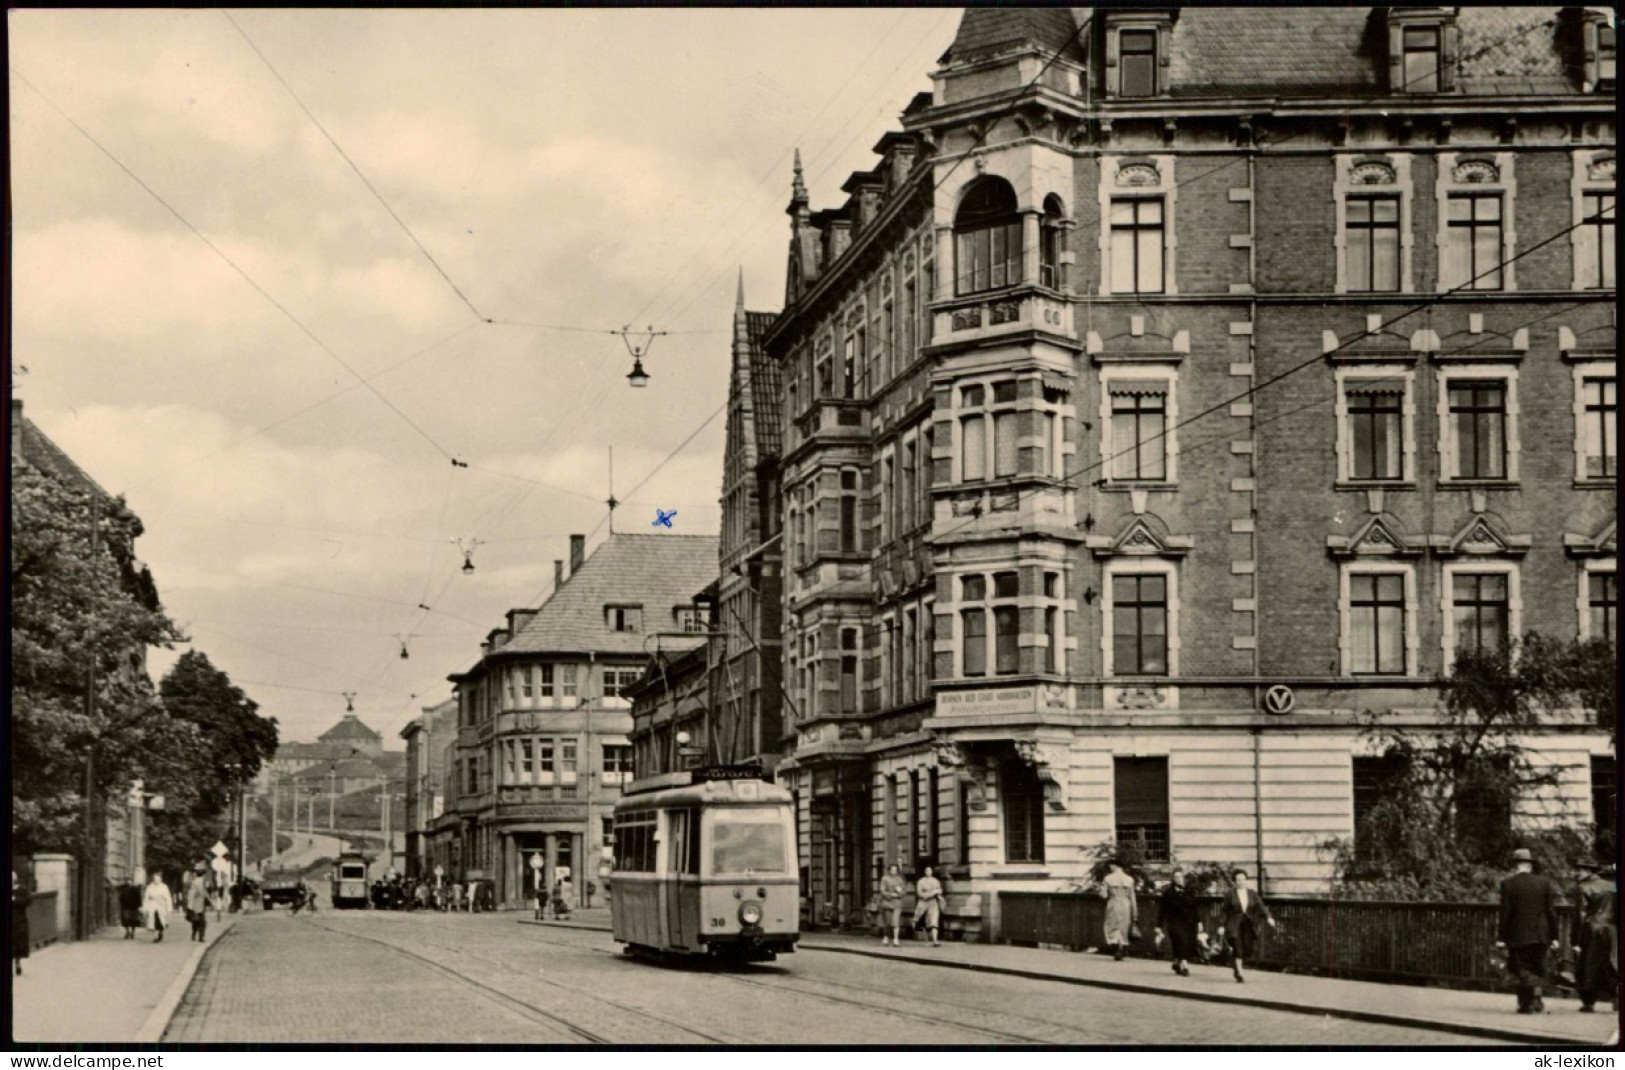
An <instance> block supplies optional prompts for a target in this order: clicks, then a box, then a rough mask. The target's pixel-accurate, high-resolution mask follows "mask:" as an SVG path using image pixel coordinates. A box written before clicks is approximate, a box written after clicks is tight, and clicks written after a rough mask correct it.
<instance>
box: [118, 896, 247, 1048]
mask: <svg viewBox="0 0 1625 1070" xmlns="http://www.w3.org/2000/svg"><path fill="white" fill-rule="evenodd" d="M236 922H237V919H236V918H235V917H231V918H226V919H222V920H221V921H220V922H219V927H218V928H216V929H215V933H214V936H212V937H211V938H209V939H208V940H207V941H206V942H205V943H204V944H203V946H202V947H199V948H198V949H196V950H195V951H193V952H192V954H191V956H190V957H189V958H188V959H187V960H186V965H184V966H182V967H181V972H180V973H179V974H178V975H177V976H176V978H175V980H174V981H173V982H171V983H170V986H169V987H168V988H167V989H165V990H164V996H163V998H162V999H160V1000H159V1001H158V1005H157V1006H156V1007H154V1008H153V1009H152V1013H151V1014H149V1015H147V1020H146V1022H145V1023H143V1024H142V1026H141V1031H140V1032H138V1033H136V1035H135V1037H134V1038H133V1039H132V1040H131V1043H132V1044H156V1043H158V1042H159V1041H160V1040H162V1039H163V1036H164V1030H166V1029H168V1028H169V1020H170V1019H171V1018H173V1017H175V1012H176V1011H177V1010H179V1009H180V1005H181V999H182V998H183V997H185V995H186V990H187V989H188V988H190V987H191V986H192V978H193V977H195V976H197V971H198V967H199V966H201V965H203V956H205V955H207V954H208V953H209V952H210V951H211V950H213V948H214V945H215V944H217V943H219V942H220V940H221V938H222V937H224V936H225V935H226V934H227V933H228V932H230V931H231V928H232V926H233V925H235V924H236Z"/></svg>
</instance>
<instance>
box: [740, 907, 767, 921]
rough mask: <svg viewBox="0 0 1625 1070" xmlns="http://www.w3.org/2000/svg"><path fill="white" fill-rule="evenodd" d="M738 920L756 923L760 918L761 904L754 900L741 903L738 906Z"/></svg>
mask: <svg viewBox="0 0 1625 1070" xmlns="http://www.w3.org/2000/svg"><path fill="white" fill-rule="evenodd" d="M739 920H740V921H742V922H743V923H745V924H746V925H756V924H759V923H760V922H761V920H762V904H760V903H756V902H749V903H741V904H740V906H739Z"/></svg>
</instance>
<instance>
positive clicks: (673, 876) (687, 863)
mask: <svg viewBox="0 0 1625 1070" xmlns="http://www.w3.org/2000/svg"><path fill="white" fill-rule="evenodd" d="M667 816H668V818H669V819H670V824H669V826H668V828H667V832H668V838H667V843H668V844H669V846H668V848H667V852H666V873H665V874H664V875H663V876H662V879H661V881H660V890H661V896H662V899H663V902H662V903H661V906H660V915H661V923H662V925H663V927H664V929H665V931H664V932H663V933H662V934H661V935H662V936H663V937H664V940H663V944H664V946H666V947H695V946H697V945H698V940H697V937H698V935H699V932H698V925H699V916H700V885H699V881H698V880H696V879H695V878H696V877H698V875H699V872H700V815H699V814H698V813H697V812H695V811H693V810H672V811H670V812H669V813H668V815H667ZM685 919H686V923H685Z"/></svg>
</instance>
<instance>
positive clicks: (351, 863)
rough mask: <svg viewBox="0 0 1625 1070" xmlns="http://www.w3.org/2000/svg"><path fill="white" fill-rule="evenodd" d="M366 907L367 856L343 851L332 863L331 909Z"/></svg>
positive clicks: (358, 852)
mask: <svg viewBox="0 0 1625 1070" xmlns="http://www.w3.org/2000/svg"><path fill="white" fill-rule="evenodd" d="M352 907H353V908H355V909H357V910H364V909H366V907H367V856H366V855H364V854H362V853H361V852H360V851H345V852H344V853H343V854H341V855H339V856H338V858H337V860H335V861H334V863H333V909H334V910H349V909H350V908H352Z"/></svg>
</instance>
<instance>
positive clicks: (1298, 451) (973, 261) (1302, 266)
mask: <svg viewBox="0 0 1625 1070" xmlns="http://www.w3.org/2000/svg"><path fill="white" fill-rule="evenodd" d="M1611 17H1612V16H1611V13H1610V12H1604V11H1603V10H1602V9H1591V8H1565V9H1555V8H1472V7H1462V8H1442V7H1411V8H1313V9H1309V8H1304V9H1281V8H1267V9H1266V8H1233V9H1217V8H1195V9H1183V10H1177V11H1175V10H1167V11H1153V10H1128V9H1067V8H1043V9H1008V8H976V9H971V10H968V11H967V12H966V14H965V16H964V19H963V21H962V23H961V25H960V28H959V31H958V35H957V37H956V39H955V41H954V43H953V45H952V47H951V48H950V49H949V50H948V52H947V53H946V54H945V55H944V56H943V57H942V60H941V65H940V67H939V69H938V70H937V71H935V72H934V73H933V75H932V79H933V90H932V92H931V93H929V94H921V95H919V96H918V97H916V98H915V99H914V101H913V102H912V103H911V104H910V105H909V106H908V107H907V109H906V110H905V111H904V112H903V114H902V122H901V127H902V129H901V130H900V131H897V132H893V133H889V134H887V135H886V136H885V137H883V138H882V139H881V140H880V142H879V143H878V144H877V145H876V146H875V152H876V154H877V163H876V166H875V167H874V169H873V170H870V171H861V172H857V173H854V174H853V175H852V176H851V177H850V178H849V179H848V180H847V182H846V183H845V185H844V186H843V187H842V189H843V191H844V192H845V193H846V194H847V198H846V200H845V202H844V204H842V205H841V206H840V207H838V208H832V209H825V210H814V209H813V208H812V206H811V203H810V198H809V195H808V191H807V189H806V186H805V184H804V181H803V177H802V173H801V167H800V160H799V156H798V158H797V164H796V171H795V176H794V183H793V187H792V196H791V200H790V204H789V207H788V213H789V216H790V228H791V239H790V248H789V257H788V263H787V269H786V276H787V281H786V294H785V308H784V311H783V312H782V313H780V314H779V315H778V316H777V318H775V319H773V320H772V322H771V323H770V324H768V325H765V327H759V326H758V325H756V324H752V328H753V331H752V333H753V334H754V333H757V332H758V331H759V333H760V346H761V350H762V352H763V353H765V355H766V357H767V358H768V361H769V362H770V364H771V365H772V369H773V376H772V378H771V379H770V377H769V376H767V375H764V374H762V372H761V371H760V370H757V371H754V372H753V373H752V374H753V375H754V377H755V381H756V389H757V391H758V393H760V391H761V390H762V389H763V388H764V386H765V384H767V383H769V382H770V381H773V380H776V382H774V386H775V387H776V389H777V404H778V405H779V407H780V408H781V409H782V414H783V415H782V421H781V426H780V431H779V437H778V439H776V440H775V442H774V446H775V449H776V450H777V469H776V472H775V473H774V477H775V478H774V481H773V482H771V483H768V484H752V486H753V487H759V486H764V485H765V486H767V487H768V488H769V489H768V490H767V491H766V492H765V493H766V494H767V495H768V496H769V502H768V510H769V512H770V514H771V516H772V519H770V520H765V521H764V520H761V519H755V520H752V521H750V522H751V523H754V524H760V525H762V526H763V527H764V528H765V529H766V530H769V531H772V530H774V529H776V528H777V529H782V546H780V547H779V549H780V551H781V553H782V558H783V591H782V597H783V603H782V604H783V618H782V635H780V636H777V638H781V639H782V644H783V647H782V669H783V682H784V693H785V697H786V700H787V701H786V703H785V714H786V722H787V724H786V746H785V750H784V753H783V755H782V756H781V760H780V762H779V764H778V767H777V775H778V778H779V780H780V782H781V783H784V784H785V785H786V786H787V787H789V788H791V789H792V790H793V791H794V792H795V794H796V798H797V800H798V808H799V814H800V838H801V843H800V847H801V857H802V859H803V866H804V873H803V878H804V895H805V897H806V903H807V908H808V910H809V912H810V914H811V918H810V919H809V920H810V921H812V922H813V923H832V924H839V923H842V922H844V921H847V920H849V919H851V918H852V917H853V916H854V915H856V914H858V913H860V912H861V910H862V907H863V905H864V903H865V901H866V900H867V898H868V897H869V895H870V894H871V892H872V889H873V887H874V886H875V884H876V883H877V882H878V876H879V874H880V873H881V872H882V871H883V869H884V866H885V865H886V864H887V863H889V862H893V861H895V862H899V863H901V864H902V865H903V867H904V869H905V871H911V870H914V869H915V868H917V867H918V866H922V865H925V864H934V865H936V866H938V867H940V868H942V869H944V870H945V871H946V873H947V875H948V877H949V889H950V898H949V911H948V913H949V915H950V917H951V919H952V921H953V923H954V924H955V925H957V926H958V927H960V928H962V929H964V930H965V931H966V932H967V933H968V934H973V935H974V934H977V933H987V932H989V931H991V930H992V929H993V928H994V927H995V926H996V924H997V918H996V911H997V896H996V894H995V893H996V892H997V891H999V890H1001V889H1010V890H1020V889H1031V890H1048V889H1054V888H1058V887H1063V886H1065V885H1066V883H1067V882H1068V881H1070V880H1074V879H1077V878H1080V877H1082V876H1083V875H1084V874H1085V873H1086V872H1087V870H1088V868H1089V865H1090V863H1091V861H1092V858H1091V856H1090V853H1089V852H1090V851H1091V850H1092V849H1093V848H1095V847H1096V846H1097V845H1100V844H1102V843H1107V842H1116V843H1119V844H1124V845H1130V844H1132V845H1133V846H1134V848H1135V849H1136V850H1137V851H1138V852H1140V854H1141V855H1142V856H1143V857H1146V858H1149V859H1153V860H1155V859H1159V858H1160V859H1166V858H1168V857H1169V855H1170V853H1177V854H1178V856H1179V857H1180V858H1181V859H1184V860H1187V861H1214V862H1222V863H1230V864H1238V865H1245V866H1247V867H1249V868H1252V869H1255V870H1257V871H1258V872H1259V874H1260V875H1261V876H1262V878H1263V880H1264V882H1265V887H1266V888H1267V890H1269V891H1270V892H1272V893H1279V894H1292V893H1294V892H1300V893H1307V892H1310V891H1315V890H1320V889H1323V888H1324V886H1325V882H1326V880H1327V878H1328V877H1329V875H1330V864H1329V860H1327V859H1326V858H1324V857H1322V855H1321V854H1320V853H1319V852H1318V851H1317V846H1316V845H1317V844H1319V843H1321V842H1323V841H1325V840H1326V839H1327V838H1329V837H1333V836H1348V835H1350V834H1351V833H1352V830H1353V828H1354V825H1355V822H1356V819H1357V811H1358V809H1359V807H1360V806H1361V805H1362V803H1363V802H1366V801H1368V797H1366V796H1362V791H1361V789H1362V782H1363V781H1362V762H1370V761H1373V760H1375V759H1373V758H1371V757H1369V756H1367V755H1365V754H1364V753H1363V752H1362V746H1363V743H1362V739H1361V737H1360V734H1359V731H1358V715H1359V714H1360V713H1361V712H1362V711H1365V710H1390V709H1391V710H1397V711H1401V712H1402V715H1403V716H1407V717H1409V718H1410V719H1411V720H1412V721H1413V722H1414V723H1415V724H1416V725H1417V726H1418V727H1422V726H1425V725H1426V724H1428V723H1429V719H1430V717H1431V711H1432V709H1433V707H1434V701H1435V695H1436V689H1437V682H1438V679H1439V677H1440V676H1441V675H1442V674H1444V673H1445V672H1446V671H1447V670H1448V668H1449V666H1450V665H1451V664H1452V663H1453V660H1454V656H1455V653H1456V652H1457V651H1459V650H1461V649H1464V648H1465V647H1466V646H1468V645H1472V644H1493V643H1500V642H1504V641H1505V640H1506V639H1507V638H1508V637H1511V636H1517V635H1520V634H1522V633H1523V632H1526V631H1529V630H1537V631H1540V632H1542V633H1543V634H1546V635H1549V636H1554V637H1560V638H1566V637H1572V636H1575V635H1581V636H1602V637H1606V638H1609V639H1612V638H1614V633H1615V629H1616V627H1617V608H1616V607H1617V594H1616V590H1617V588H1616V581H1615V552H1616V542H1615V527H1614V517H1615V514H1616V510H1617V504H1618V495H1617V489H1618V470H1617V449H1616V444H1615V441H1616V440H1615V424H1616V419H1617V402H1616V373H1615V357H1614V354H1615V352H1616V345H1617V338H1616V328H1615V324H1614V316H1613V306H1614V302H1615V299H1616V291H1615V282H1614V223H1613V211H1614V175H1615V170H1614V168H1615V156H1614V153H1615V149H1614V143H1615V101H1614V66H1615V58H1614V57H1615V52H1614V28H1613V23H1612V21H1611ZM739 374H740V371H739V367H738V362H737V361H736V366H735V376H736V377H737V376H739ZM736 388H737V384H736ZM767 411H768V410H767V409H766V408H765V407H764V406H763V405H761V404H760V403H758V405H757V408H756V413H755V418H756V420H758V421H760V420H761V419H763V418H764V413H766V412H767ZM731 422H732V421H731ZM733 433H734V432H733V430H732V429H730V435H732V434H733ZM752 433H753V434H754V433H755V432H752ZM747 482H748V481H746V480H744V479H743V477H742V473H739V472H736V473H734V474H733V475H730V476H729V486H730V487H735V485H736V484H737V486H738V487H744V486H746V484H747ZM753 493H754V492H753ZM733 494H734V491H733V490H730V491H729V492H728V495H729V496H725V499H724V507H725V508H724V513H725V516H724V529H725V531H726V530H729V525H730V524H738V523H745V522H746V521H745V520H744V519H743V518H742V516H741V510H746V511H755V510H756V507H757V501H756V499H755V498H751V497H748V496H744V495H743V494H742V493H741V500H740V502H738V503H735V502H734V501H733V497H731V495H733ZM753 530H754V529H753ZM724 565H725V566H726V565H727V562H726V561H725V562H724ZM729 582H734V581H732V580H730V581H729ZM725 597H726V596H725ZM1537 749H1538V753H1539V755H1540V760H1541V761H1544V762H1549V763H1552V764H1554V765H1557V766H1560V767H1561V768H1562V769H1563V770H1564V772H1563V787H1562V789H1561V790H1559V791H1557V792H1554V793H1550V794H1549V795H1548V796H1544V797H1542V798H1538V799H1530V800H1527V801H1526V804H1525V805H1524V806H1523V808H1522V809H1521V810H1520V813H1519V814H1517V815H1509V819H1511V820H1517V821H1531V822H1543V821H1544V822H1555V821H1575V822H1588V821H1591V820H1593V819H1594V818H1595V819H1596V820H1598V821H1602V820H1605V819H1608V818H1609V815H1610V814H1611V812H1612V806H1611V804H1603V803H1599V802H1597V801H1596V800H1597V799H1599V798H1601V799H1607V798H1608V797H1609V795H1608V793H1610V792H1612V790H1613V782H1614V778H1615V773H1614V766H1613V758H1612V751H1611V748H1610V746H1609V743H1608V739H1607V736H1606V734H1604V733H1601V732H1598V731H1595V730H1593V729H1589V728H1587V727H1586V726H1585V725H1581V724H1573V725H1569V726H1554V727H1553V728H1552V730H1551V731H1550V733H1549V734H1548V735H1546V736H1543V737H1542V739H1541V740H1540V741H1539V746H1538V748H1537Z"/></svg>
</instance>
